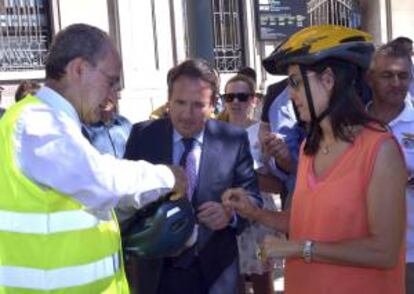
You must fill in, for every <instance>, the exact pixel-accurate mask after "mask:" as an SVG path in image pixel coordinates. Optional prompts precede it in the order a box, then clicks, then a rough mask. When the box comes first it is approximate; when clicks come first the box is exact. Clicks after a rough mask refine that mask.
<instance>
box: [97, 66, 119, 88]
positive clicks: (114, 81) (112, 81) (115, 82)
mask: <svg viewBox="0 0 414 294" xmlns="http://www.w3.org/2000/svg"><path fill="white" fill-rule="evenodd" d="M97 69H98V72H99V73H100V74H101V75H103V76H104V77H105V79H106V80H107V82H108V86H109V87H110V88H111V90H113V91H115V92H118V91H119V90H120V86H119V77H113V76H110V75H109V74H107V73H106V72H104V71H103V70H102V69H100V68H97Z"/></svg>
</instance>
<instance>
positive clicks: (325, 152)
mask: <svg viewBox="0 0 414 294" xmlns="http://www.w3.org/2000/svg"><path fill="white" fill-rule="evenodd" d="M329 152H331V150H330V149H329V146H323V147H322V154H323V155H328V154H329Z"/></svg>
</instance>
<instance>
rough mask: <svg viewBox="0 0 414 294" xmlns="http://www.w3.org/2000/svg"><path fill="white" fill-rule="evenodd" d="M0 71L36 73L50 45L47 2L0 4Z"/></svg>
mask: <svg viewBox="0 0 414 294" xmlns="http://www.w3.org/2000/svg"><path fill="white" fill-rule="evenodd" d="M0 29H1V33H0V71H3V72H4V71H22V70H40V69H43V68H44V64H45V56H46V53H47V49H48V45H49V42H50V25H49V8H48V1H47V0H0Z"/></svg>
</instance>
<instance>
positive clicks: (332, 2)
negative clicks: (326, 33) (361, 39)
mask: <svg viewBox="0 0 414 294" xmlns="http://www.w3.org/2000/svg"><path fill="white" fill-rule="evenodd" d="M308 13H309V16H310V24H311V25H319V24H334V25H341V26H345V27H352V28H359V27H360V26H361V13H360V7H359V3H358V1H356V0H310V1H309V2H308Z"/></svg>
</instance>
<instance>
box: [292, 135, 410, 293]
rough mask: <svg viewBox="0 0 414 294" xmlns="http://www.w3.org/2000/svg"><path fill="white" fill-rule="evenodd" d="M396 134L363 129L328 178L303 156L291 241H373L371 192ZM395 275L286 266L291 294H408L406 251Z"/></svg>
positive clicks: (301, 264) (315, 265) (295, 263)
mask: <svg viewBox="0 0 414 294" xmlns="http://www.w3.org/2000/svg"><path fill="white" fill-rule="evenodd" d="M389 138H392V134H390V133H387V132H378V131H375V130H371V129H368V128H364V129H363V130H362V131H361V133H360V134H359V135H358V136H357V137H356V138H355V141H354V143H353V144H351V145H350V146H349V147H348V149H347V150H346V151H345V152H344V153H343V154H342V155H340V157H339V158H338V159H337V160H336V162H335V163H334V164H333V166H331V167H330V168H328V169H327V170H326V171H325V172H324V174H323V175H321V176H319V177H317V176H316V175H315V173H314V168H313V166H314V158H313V157H310V156H306V155H304V154H303V150H301V154H300V158H299V167H298V175H297V182H296V187H295V192H294V196H293V202H292V209H291V219H290V231H289V234H290V238H291V239H292V240H313V241H316V242H318V241H320V242H336V241H341V240H349V239H356V238H363V237H365V236H367V235H368V215H367V203H366V202H367V200H366V198H367V191H368V185H369V182H370V179H371V175H372V172H373V168H374V163H375V159H376V156H377V154H378V150H379V147H380V146H381V143H382V142H384V140H386V139H389ZM400 256H401V258H400V262H399V264H398V266H396V267H395V268H393V269H390V270H382V269H375V268H363V267H354V266H342V265H335V264H328V263H318V262H312V263H309V264H308V263H305V262H304V261H303V260H302V259H290V260H288V261H287V264H286V275H285V291H286V292H285V293H287V294H303V293H311V294H322V293H323V294H342V293H343V294H349V293H351V294H357V293H363V294H381V293H384V294H385V293H387V294H391V293H399V294H403V293H405V290H404V265H405V261H404V249H403V248H402V249H401V255H400Z"/></svg>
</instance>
